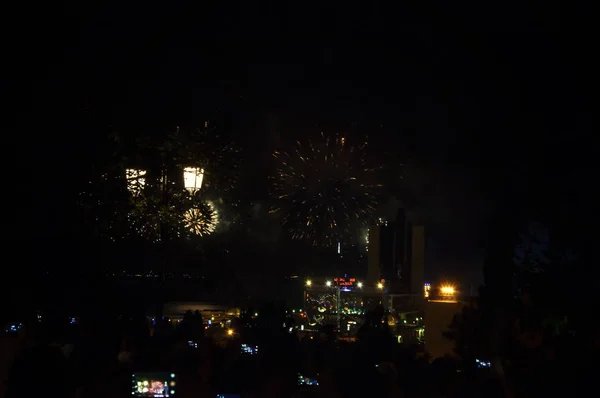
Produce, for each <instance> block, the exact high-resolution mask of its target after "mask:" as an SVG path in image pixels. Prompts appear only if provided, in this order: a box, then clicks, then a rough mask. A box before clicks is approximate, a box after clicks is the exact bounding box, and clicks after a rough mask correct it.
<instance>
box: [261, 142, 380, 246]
mask: <svg viewBox="0 0 600 398" xmlns="http://www.w3.org/2000/svg"><path fill="white" fill-rule="evenodd" d="M365 148H366V142H365V143H363V144H362V145H360V146H352V145H350V143H349V142H348V140H347V139H346V138H345V137H333V138H329V137H327V136H324V135H323V134H321V136H320V138H319V139H318V140H316V141H308V142H307V143H305V144H302V143H301V142H297V143H296V148H295V149H294V150H293V151H290V152H281V151H276V152H274V154H273V156H274V158H275V159H276V160H277V161H278V163H279V165H278V169H277V172H276V175H275V176H274V178H273V184H272V195H273V198H274V199H275V202H276V205H275V206H274V207H273V208H272V210H271V213H275V214H279V215H280V216H281V217H282V224H283V225H284V226H285V227H286V228H287V229H288V230H289V232H290V233H291V236H292V238H293V239H303V240H309V241H311V242H312V244H313V245H328V246H329V245H334V244H337V243H338V242H340V241H344V242H347V241H349V240H353V239H354V238H355V237H356V235H357V233H358V228H360V227H362V226H364V225H366V224H367V223H368V221H369V218H370V217H371V215H372V213H373V211H374V209H375V206H376V204H377V203H376V192H377V189H378V188H379V187H381V185H380V184H377V183H376V180H377V173H376V169H373V168H369V167H367V165H366V161H365V157H364V152H365V151H364V150H365Z"/></svg>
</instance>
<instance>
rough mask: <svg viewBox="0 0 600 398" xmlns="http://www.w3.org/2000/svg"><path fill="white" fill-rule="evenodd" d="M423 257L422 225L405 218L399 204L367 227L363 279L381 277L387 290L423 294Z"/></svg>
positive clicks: (375, 280)
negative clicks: (391, 213)
mask: <svg viewBox="0 0 600 398" xmlns="http://www.w3.org/2000/svg"><path fill="white" fill-rule="evenodd" d="M424 257H425V228H424V227H423V226H422V225H412V224H411V223H409V222H407V221H406V215H405V212H404V209H402V208H400V209H398V210H397V212H396V215H395V218H394V219H393V220H386V219H378V220H377V221H376V222H375V223H373V225H372V226H371V227H370V228H369V246H368V269H367V283H369V284H371V285H372V284H374V283H376V282H377V281H379V280H381V279H383V280H385V284H386V289H387V290H388V291H390V292H393V293H405V294H419V295H420V296H423V283H424V260H425V258H424Z"/></svg>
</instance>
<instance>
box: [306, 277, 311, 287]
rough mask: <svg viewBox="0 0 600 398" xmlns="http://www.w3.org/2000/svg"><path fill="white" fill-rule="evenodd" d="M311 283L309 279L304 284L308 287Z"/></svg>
mask: <svg viewBox="0 0 600 398" xmlns="http://www.w3.org/2000/svg"><path fill="white" fill-rule="evenodd" d="M311 285H312V281H311V280H310V279H309V280H307V281H306V286H308V287H310V286H311Z"/></svg>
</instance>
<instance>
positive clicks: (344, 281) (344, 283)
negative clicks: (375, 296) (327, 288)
mask: <svg viewBox="0 0 600 398" xmlns="http://www.w3.org/2000/svg"><path fill="white" fill-rule="evenodd" d="M333 281H334V282H335V284H336V285H338V286H340V287H354V285H355V284H356V278H333Z"/></svg>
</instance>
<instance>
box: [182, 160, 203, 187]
mask: <svg viewBox="0 0 600 398" xmlns="http://www.w3.org/2000/svg"><path fill="white" fill-rule="evenodd" d="M203 180H204V169H202V168H200V167H184V168H183V186H184V187H185V189H187V190H188V191H189V192H190V193H191V194H194V193H196V192H198V191H199V190H200V188H202V181H203Z"/></svg>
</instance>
